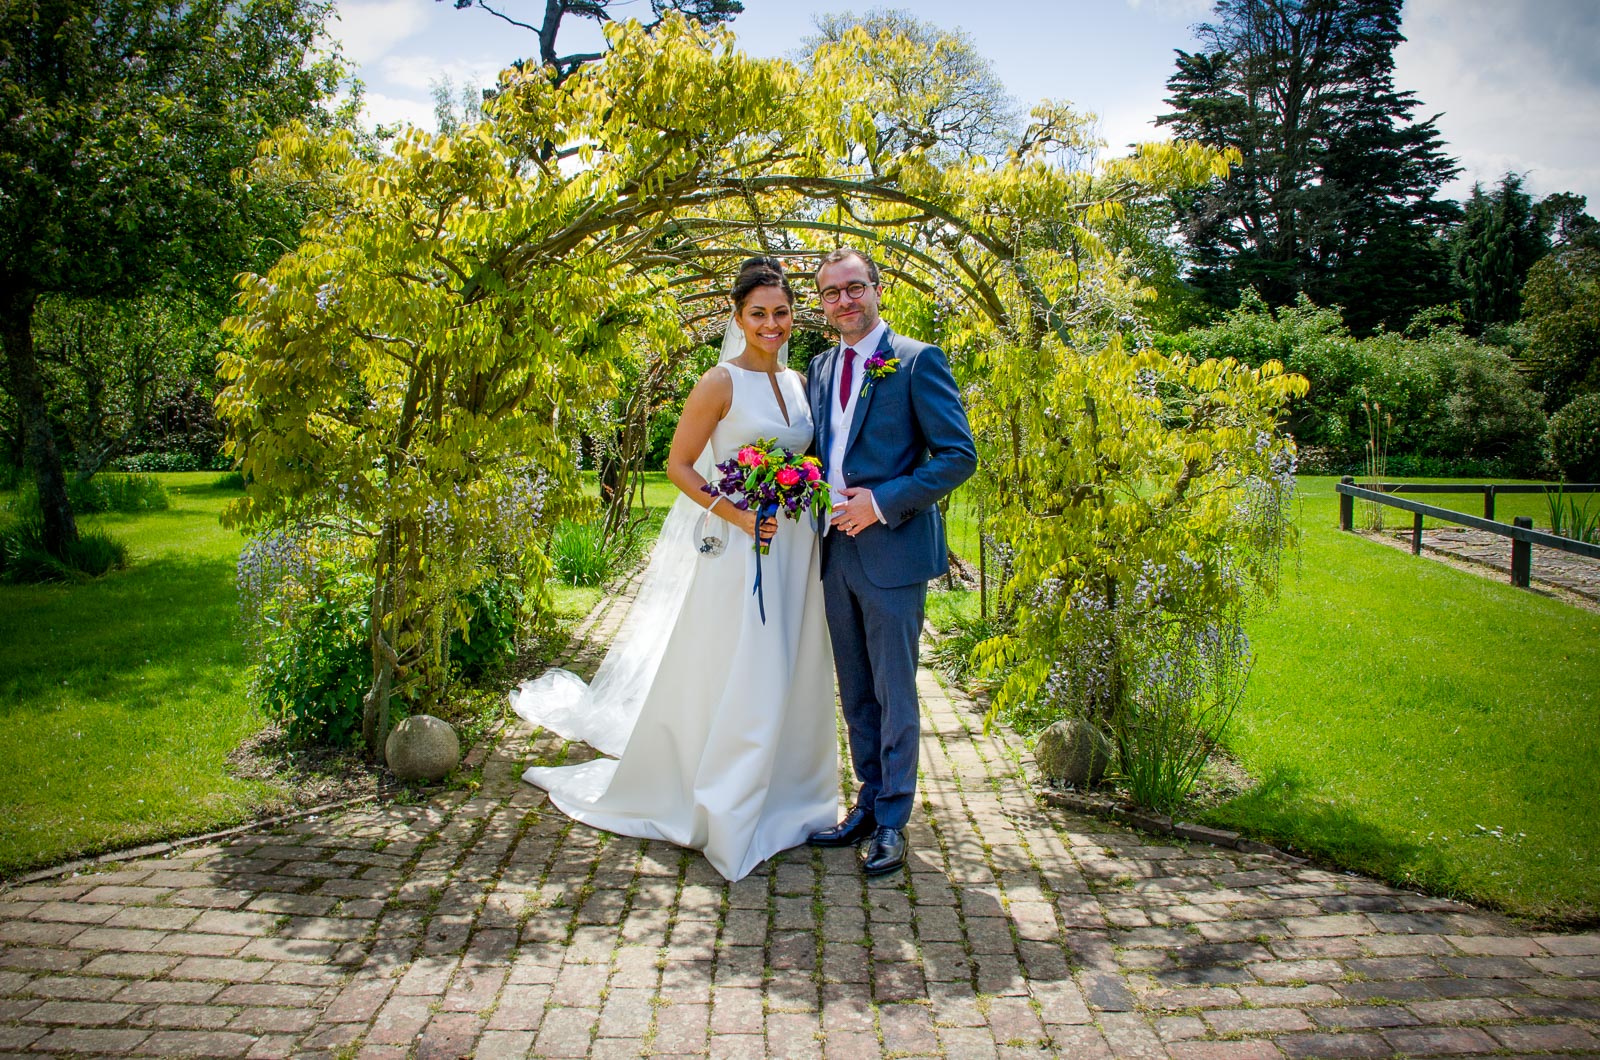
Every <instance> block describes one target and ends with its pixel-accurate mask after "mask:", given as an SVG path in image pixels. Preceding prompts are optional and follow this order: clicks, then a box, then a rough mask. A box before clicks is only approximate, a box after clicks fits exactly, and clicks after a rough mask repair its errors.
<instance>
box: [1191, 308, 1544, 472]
mask: <svg viewBox="0 0 1600 1060" xmlns="http://www.w3.org/2000/svg"><path fill="white" fill-rule="evenodd" d="M1160 345H1162V346H1164V347H1167V348H1169V349H1175V350H1181V351H1183V352H1186V353H1189V354H1192V355H1195V356H1201V357H1233V358H1236V359H1238V360H1240V361H1242V362H1244V363H1245V364H1250V365H1262V364H1265V363H1266V362H1267V361H1269V360H1280V361H1282V362H1283V364H1284V365H1285V367H1287V368H1288V369H1289V370H1290V371H1291V372H1296V373H1298V374H1300V375H1303V376H1305V377H1306V379H1307V380H1308V381H1309V382H1310V384H1311V387H1310V390H1309V391H1308V392H1307V394H1306V396H1305V397H1304V398H1300V399H1298V400H1296V401H1295V402H1294V403H1293V404H1292V405H1291V406H1290V409H1289V415H1288V417H1287V418H1286V419H1285V421H1284V424H1285V427H1286V428H1287V430H1288V431H1289V433H1290V434H1292V435H1293V436H1294V439H1295V441H1296V443H1297V445H1298V446H1299V448H1300V452H1301V456H1302V463H1301V468H1302V470H1304V471H1308V472H1317V473H1323V474H1359V473H1361V472H1362V471H1363V470H1364V467H1363V463H1364V455H1365V454H1364V445H1365V442H1366V439H1367V435H1368V430H1367V421H1366V417H1365V414H1364V413H1363V412H1362V404H1363V403H1364V402H1365V403H1375V404H1378V405H1381V406H1382V407H1383V410H1384V412H1385V414H1387V415H1392V416H1393V417H1394V428H1393V435H1392V437H1391V438H1390V447H1389V474H1391V475H1409V474H1438V475H1451V474H1468V475H1470V474H1494V475H1504V476H1521V475H1527V474H1531V473H1533V472H1535V471H1537V470H1538V468H1539V467H1540V466H1541V464H1542V463H1543V460H1544V437H1545V419H1544V413H1543V411H1542V409H1541V403H1540V399H1539V395H1538V394H1537V393H1535V392H1534V390H1533V389H1532V388H1531V387H1530V386H1529V385H1528V384H1527V382H1526V380H1525V379H1524V377H1523V376H1522V374H1521V373H1519V372H1518V371H1517V369H1516V363H1515V362H1514V361H1513V360H1512V358H1511V356H1510V355H1509V354H1508V353H1507V352H1506V351H1505V350H1502V349H1499V348H1496V347H1493V346H1487V345H1484V344H1483V343H1480V342H1476V341H1474V340H1472V339H1470V338H1468V337H1466V336H1465V335H1463V334H1462V333H1461V332H1460V331H1459V330H1457V329H1456V328H1454V327H1453V326H1449V325H1448V324H1446V325H1443V326H1436V327H1434V328H1433V329H1432V330H1431V331H1427V332H1426V333H1424V334H1422V335H1420V336H1415V337H1407V336H1405V335H1400V334H1396V333H1392V332H1379V333H1378V334H1376V335H1373V336H1371V337H1370V338H1366V339H1356V338H1353V337H1352V336H1351V335H1350V334H1349V332H1347V331H1346V330H1345V327H1344V324H1343V322H1342V321H1341V320H1340V318H1339V314H1338V312H1337V311H1335V310H1332V309H1322V308H1319V307H1318V306H1316V305H1313V304H1312V303H1311V302H1310V301H1309V300H1307V299H1306V298H1304V296H1302V297H1301V299H1300V300H1299V301H1298V302H1297V303H1295V304H1294V305H1292V306H1283V307H1280V308H1279V309H1277V310H1276V311H1273V310H1271V309H1269V308H1268V307H1267V306H1266V304H1265V303H1263V302H1262V301H1261V300H1260V298H1258V297H1256V296H1255V295H1254V294H1253V293H1252V292H1246V295H1245V296H1244V297H1243V298H1242V299H1241V301H1240V306H1239V308H1238V309H1237V310H1234V311H1233V312H1231V313H1229V314H1227V316H1226V317H1224V318H1223V319H1222V320H1221V321H1219V322H1217V323H1216V324H1214V325H1212V326H1210V327H1207V328H1201V329H1197V330H1195V331H1191V332H1188V333H1186V334H1184V335H1180V336H1175V337H1172V338H1169V339H1164V340H1162V341H1161V343H1160Z"/></svg>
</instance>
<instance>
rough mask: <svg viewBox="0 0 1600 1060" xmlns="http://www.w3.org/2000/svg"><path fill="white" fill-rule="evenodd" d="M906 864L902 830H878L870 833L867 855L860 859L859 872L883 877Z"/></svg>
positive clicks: (885, 828)
mask: <svg viewBox="0 0 1600 1060" xmlns="http://www.w3.org/2000/svg"><path fill="white" fill-rule="evenodd" d="M905 863H906V833H905V829H903V828H888V827H884V828H880V829H878V830H877V831H876V832H873V833H872V842H870V843H868V844H867V853H866V856H865V857H864V858H862V859H861V871H862V873H864V874H865V875H868V876H883V875H885V874H887V873H891V872H894V871H895V870H896V869H900V868H904V867H905Z"/></svg>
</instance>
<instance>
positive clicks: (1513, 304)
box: [1448, 173, 1550, 332]
mask: <svg viewBox="0 0 1600 1060" xmlns="http://www.w3.org/2000/svg"><path fill="white" fill-rule="evenodd" d="M1448 242H1449V245H1450V256H1451V259H1452V260H1451V264H1452V267H1453V269H1454V271H1455V278H1456V283H1457V284H1459V285H1460V288H1461V297H1462V301H1463V303H1464V308H1465V310H1466V320H1467V326H1468V327H1469V328H1470V329H1472V330H1473V331H1474V332H1481V331H1482V330H1483V329H1485V328H1488V327H1491V326H1493V325H1495V324H1509V323H1511V322H1512V321H1514V320H1516V319H1517V315H1518V313H1519V312H1520V311H1521V308H1522V284H1523V281H1524V280H1526V279H1527V277H1528V270H1529V269H1531V268H1533V263H1534V262H1536V261H1538V260H1539V259H1540V258H1542V257H1544V255H1545V254H1546V253H1547V252H1548V251H1549V250H1550V237H1549V235H1548V234H1547V231H1546V225H1545V224H1541V218H1540V217H1539V216H1538V215H1537V214H1536V212H1535V209H1534V205H1533V197H1532V196H1531V195H1529V194H1528V193H1527V192H1525V191H1523V190H1522V178H1521V177H1519V176H1517V175H1516V174H1514V173H1507V174H1506V175H1505V176H1504V177H1501V178H1500V184H1499V186H1498V187H1496V188H1495V189H1494V191H1492V192H1485V191H1484V190H1483V186H1482V185H1478V184H1475V185H1473V187H1472V195H1471V197H1470V198H1468V199H1467V205H1466V209H1465V211H1464V212H1463V215H1462V218H1461V223H1460V224H1459V225H1457V226H1456V228H1455V229H1454V230H1453V231H1452V232H1451V233H1450V236H1449V239H1448Z"/></svg>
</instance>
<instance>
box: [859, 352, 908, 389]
mask: <svg viewBox="0 0 1600 1060" xmlns="http://www.w3.org/2000/svg"><path fill="white" fill-rule="evenodd" d="M899 370H900V358H898V357H884V356H883V355H882V354H877V353H875V354H873V355H872V356H871V357H868V358H867V359H866V362H865V363H863V364H862V366H861V371H862V373H863V374H864V375H866V377H867V378H866V381H865V382H863V383H862V384H861V396H862V397H866V396H867V391H869V390H871V389H872V384H873V383H876V382H877V381H878V380H880V379H883V378H885V377H886V376H891V375H894V373H896V372H898V371H899Z"/></svg>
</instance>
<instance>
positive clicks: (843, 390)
mask: <svg viewBox="0 0 1600 1060" xmlns="http://www.w3.org/2000/svg"><path fill="white" fill-rule="evenodd" d="M855 378H856V351H855V350H852V349H851V348H850V347H848V346H846V347H845V348H844V372H843V374H842V375H841V376H840V377H839V410H840V411H841V412H842V411H844V410H845V409H846V408H849V407H850V384H851V383H853V382H855Z"/></svg>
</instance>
